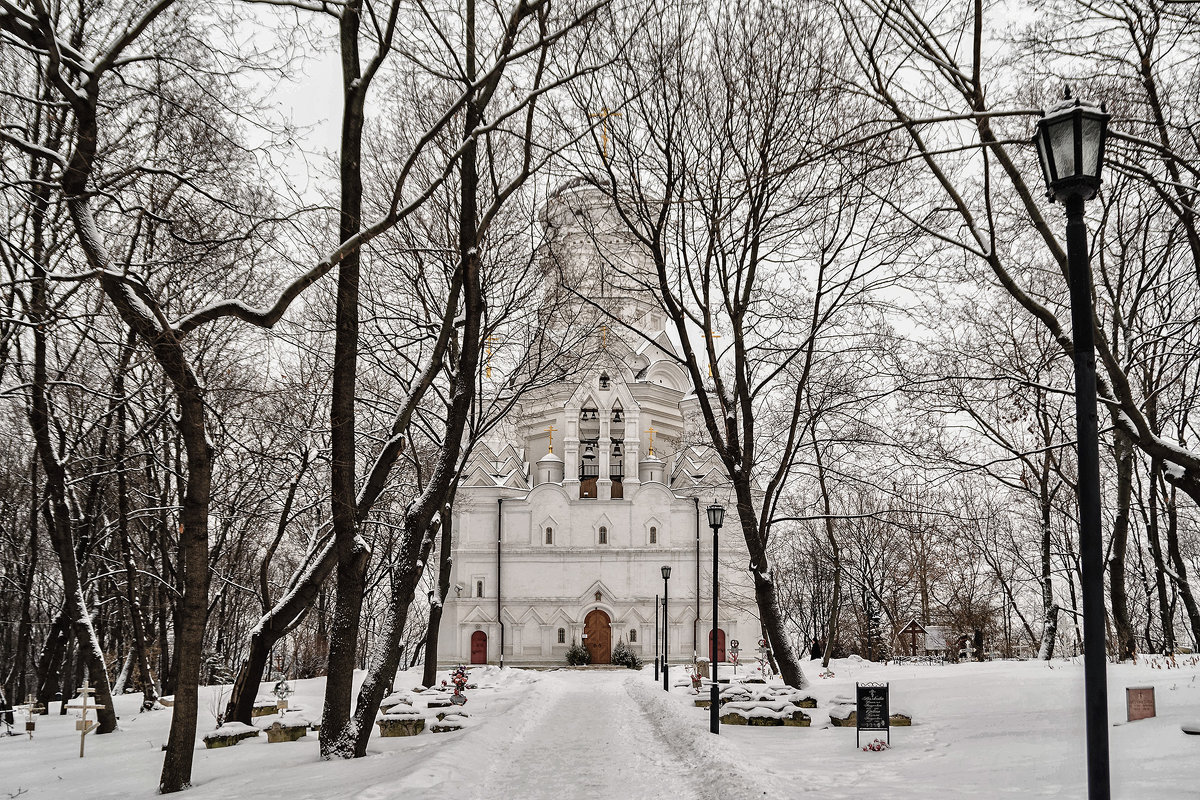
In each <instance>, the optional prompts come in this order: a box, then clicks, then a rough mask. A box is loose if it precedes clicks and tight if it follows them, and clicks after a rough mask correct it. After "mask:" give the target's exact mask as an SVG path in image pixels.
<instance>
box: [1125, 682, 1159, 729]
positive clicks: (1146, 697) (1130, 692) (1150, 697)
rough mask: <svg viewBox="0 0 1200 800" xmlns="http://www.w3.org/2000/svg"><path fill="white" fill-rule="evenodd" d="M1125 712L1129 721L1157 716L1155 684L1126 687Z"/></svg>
mask: <svg viewBox="0 0 1200 800" xmlns="http://www.w3.org/2000/svg"><path fill="white" fill-rule="evenodd" d="M1125 713H1126V716H1127V717H1128V720H1129V722H1134V721H1136V720H1139V719H1149V718H1150V717H1154V716H1157V712H1156V709H1155V707H1154V687H1153V686H1129V687H1127V688H1126V689H1125Z"/></svg>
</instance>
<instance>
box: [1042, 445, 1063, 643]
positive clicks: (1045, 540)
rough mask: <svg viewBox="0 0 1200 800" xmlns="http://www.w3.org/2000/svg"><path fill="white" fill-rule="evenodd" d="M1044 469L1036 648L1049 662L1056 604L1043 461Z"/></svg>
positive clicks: (1044, 473) (1055, 627)
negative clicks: (1039, 616)
mask: <svg viewBox="0 0 1200 800" xmlns="http://www.w3.org/2000/svg"><path fill="white" fill-rule="evenodd" d="M1043 466H1044V469H1043V470H1042V474H1041V475H1040V476H1039V478H1040V480H1039V482H1038V506H1039V511H1040V512H1041V530H1042V548H1041V550H1042V574H1041V581H1040V583H1041V585H1042V642H1041V646H1040V647H1038V658H1039V659H1040V660H1042V661H1049V660H1050V659H1052V658H1053V657H1054V643H1055V641H1057V639H1058V610H1059V609H1058V603H1055V602H1054V579H1053V576H1052V573H1051V570H1050V543H1051V537H1050V534H1051V531H1052V527H1051V520H1052V517H1051V513H1052V508H1051V505H1050V487H1049V465H1048V463H1046V462H1045V461H1043Z"/></svg>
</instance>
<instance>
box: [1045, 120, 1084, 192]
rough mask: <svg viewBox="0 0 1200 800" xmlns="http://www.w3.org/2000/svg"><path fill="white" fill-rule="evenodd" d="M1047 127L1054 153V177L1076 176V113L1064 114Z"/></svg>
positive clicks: (1056, 178) (1057, 178) (1058, 178)
mask: <svg viewBox="0 0 1200 800" xmlns="http://www.w3.org/2000/svg"><path fill="white" fill-rule="evenodd" d="M1047 128H1048V129H1049V130H1048V131H1047V133H1048V136H1049V139H1050V149H1051V150H1052V151H1053V153H1054V172H1055V174H1054V176H1053V177H1054V178H1055V180H1062V179H1064V178H1074V177H1075V176H1076V174H1077V172H1076V164H1075V115H1074V114H1072V115H1070V116H1066V115H1064V116H1063V117H1061V118H1060V119H1056V120H1054V121H1053V122H1051V123H1050V124H1049V125H1048V126H1047Z"/></svg>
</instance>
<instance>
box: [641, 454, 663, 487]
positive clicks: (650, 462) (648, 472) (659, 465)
mask: <svg viewBox="0 0 1200 800" xmlns="http://www.w3.org/2000/svg"><path fill="white" fill-rule="evenodd" d="M663 467H664V464H663V460H662V459H661V458H659V457H658V456H656V455H653V454H651V455H649V456H647V457H646V458H643V459H642V460H641V461H640V462H638V479H639V480H640V481H641V482H642V483H646V482H648V481H658V482H659V483H662V482H663Z"/></svg>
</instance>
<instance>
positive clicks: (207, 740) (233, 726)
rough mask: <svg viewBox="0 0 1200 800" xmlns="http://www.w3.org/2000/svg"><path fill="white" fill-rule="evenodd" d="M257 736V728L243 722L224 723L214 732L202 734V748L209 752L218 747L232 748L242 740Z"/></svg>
mask: <svg viewBox="0 0 1200 800" xmlns="http://www.w3.org/2000/svg"><path fill="white" fill-rule="evenodd" d="M255 736H258V728H255V727H253V726H252V725H247V724H246V723H244V722H226V723H225V724H224V725H222V726H221V727H219V728H217V729H216V730H215V731H209V732H208V733H206V734H204V746H205V747H207V748H208V749H209V750H214V749H216V748H218V747H233V746H234V745H235V744H237V743H238V742H240V741H241V740H242V739H251V738H253V737H255Z"/></svg>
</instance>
